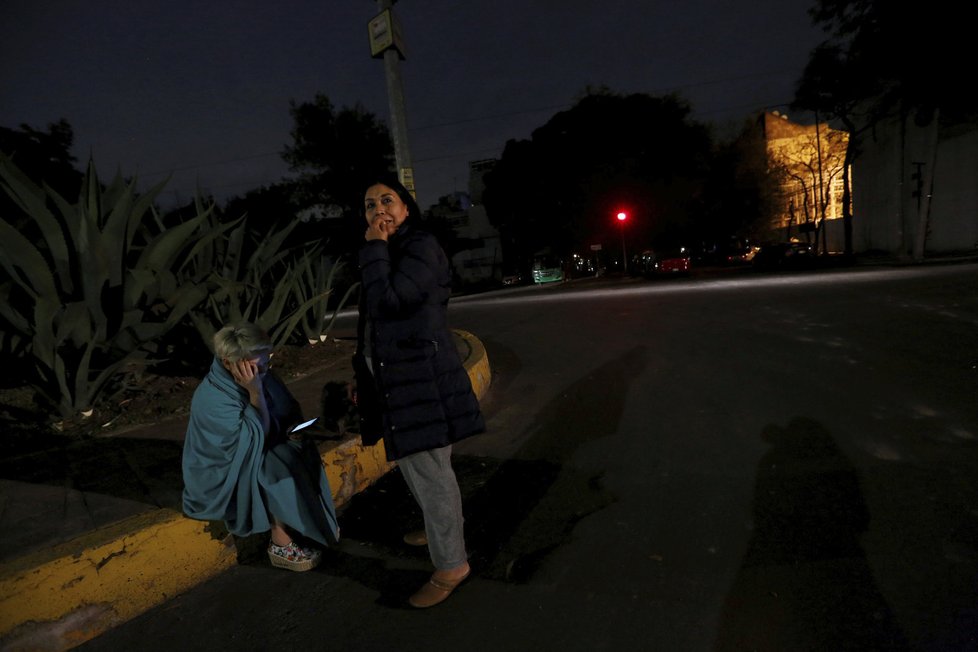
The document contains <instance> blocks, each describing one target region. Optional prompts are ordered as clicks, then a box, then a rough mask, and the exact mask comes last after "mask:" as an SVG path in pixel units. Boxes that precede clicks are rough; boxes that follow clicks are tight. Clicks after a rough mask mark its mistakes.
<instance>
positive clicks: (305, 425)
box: [289, 417, 319, 434]
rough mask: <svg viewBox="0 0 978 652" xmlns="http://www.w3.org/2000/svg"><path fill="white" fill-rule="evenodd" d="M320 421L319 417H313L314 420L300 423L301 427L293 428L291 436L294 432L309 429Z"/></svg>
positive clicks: (290, 432)
mask: <svg viewBox="0 0 978 652" xmlns="http://www.w3.org/2000/svg"><path fill="white" fill-rule="evenodd" d="M318 420H319V417H313V418H312V419H309V420H308V421H303V422H302V423H300V424H299V425H297V426H296V427H295V428H293V429H292V430H290V431H289V434H292V433H293V432H296V431H299V430H302V429H303V428H308V427H309V426H311V425H312V424H314V423H316V421H318Z"/></svg>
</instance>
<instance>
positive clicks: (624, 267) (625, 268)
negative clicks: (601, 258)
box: [621, 220, 628, 272]
mask: <svg viewBox="0 0 978 652" xmlns="http://www.w3.org/2000/svg"><path fill="white" fill-rule="evenodd" d="M621 271H623V272H627V271H628V255H627V254H626V253H625V220H621Z"/></svg>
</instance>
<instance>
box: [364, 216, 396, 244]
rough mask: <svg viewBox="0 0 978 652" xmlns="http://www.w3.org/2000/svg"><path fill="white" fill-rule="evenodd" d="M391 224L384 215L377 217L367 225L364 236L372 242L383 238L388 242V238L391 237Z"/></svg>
mask: <svg viewBox="0 0 978 652" xmlns="http://www.w3.org/2000/svg"><path fill="white" fill-rule="evenodd" d="M389 226H390V225H389V224H388V223H387V221H386V220H385V219H383V217H382V216H381V217H377V218H375V219H374V221H373V222H371V223H370V225H369V226H367V232H366V234H365V235H364V238H365V239H366V240H367V242H370V241H371V240H383V241H384V242H387V238H388V237H389V233H388V228H389Z"/></svg>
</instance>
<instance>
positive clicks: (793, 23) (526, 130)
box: [0, 0, 822, 207]
mask: <svg viewBox="0 0 978 652" xmlns="http://www.w3.org/2000/svg"><path fill="white" fill-rule="evenodd" d="M11 5H14V6H11ZM809 6H810V3H809V2H805V1H800V0H752V1H749V2H748V1H746V0H736V1H728V2H722V1H719V0H685V1H682V2H680V1H678V0H672V1H668V2H667V1H664V0H661V1H655V0H594V1H584V0H565V1H563V2H554V1H550V0H537V1H534V0H491V1H488V0H401V1H400V2H398V3H397V4H396V5H395V11H396V13H397V15H398V17H399V19H400V21H401V24H402V26H403V29H404V35H405V41H406V50H407V60H406V61H404V62H403V63H402V66H401V70H402V75H403V81H404V93H405V98H406V104H407V120H408V128H409V133H408V138H409V145H410V150H411V155H412V159H413V163H414V170H415V180H416V186H417V192H418V199H419V203H420V204H421V205H422V207H425V206H428V205H430V204H431V203H434V202H435V201H436V200H437V198H438V197H439V196H441V195H444V194H447V193H450V192H452V191H454V190H465V189H466V187H467V179H468V163H469V161H473V160H478V159H483V158H492V157H496V156H499V155H500V154H501V153H502V148H503V146H504V145H505V143H506V141H507V140H508V139H512V138H518V139H519V138H528V137H529V136H530V133H531V132H532V130H533V129H535V128H536V127H539V126H541V125H543V124H544V123H546V121H547V120H548V119H549V118H550V117H551V116H552V115H553V114H554V113H556V112H557V111H560V110H562V109H566V108H569V107H570V106H571V105H572V104H573V103H574V101H575V99H576V98H577V97H579V96H580V94H581V92H582V91H583V90H584V89H585V88H586V87H587V86H588V85H591V86H601V85H604V86H607V87H608V88H610V89H611V90H612V91H616V92H623V93H631V92H642V93H650V94H653V95H658V94H664V93H669V92H677V93H679V94H680V95H681V96H683V97H684V98H686V99H687V100H688V101H689V102H690V104H691V105H692V108H693V110H694V116H695V117H696V118H697V119H700V120H703V121H705V122H712V123H715V124H717V125H718V126H719V127H721V128H724V129H729V126H730V125H731V124H740V123H741V121H742V120H743V119H744V118H745V117H747V116H749V115H751V114H753V113H754V112H757V111H760V110H763V109H765V108H772V109H773V108H778V109H781V110H785V107H784V106H783V105H784V104H786V103H788V102H790V101H791V98H792V93H793V88H794V83H795V81H796V80H797V78H798V77H799V76H800V74H801V71H802V69H803V67H804V65H805V62H806V61H807V58H808V53H809V52H810V50H811V49H812V48H813V47H814V46H815V45H816V44H817V43H818V42H819V41H820V40H821V37H822V35H821V32H820V31H819V30H817V29H816V28H815V27H814V26H812V24H811V21H810V19H809V17H808V15H807V9H808V7H809ZM377 13H378V9H377V3H376V2H375V1H374V0H343V1H339V0H317V1H315V2H312V1H306V0H274V1H273V0H238V1H235V2H227V1H221V0H212V1H210V2H202V1H200V0H166V1H165V2H147V1H145V0H89V1H88V2H59V1H55V0H31V1H30V2H23V3H20V2H18V3H13V2H8V3H4V7H3V8H2V9H0V62H2V63H0V125H2V126H5V127H10V128H16V127H18V126H19V125H20V124H22V123H27V124H29V125H31V126H32V127H36V128H43V127H45V126H46V125H47V124H48V123H50V122H52V121H55V120H57V119H59V118H65V119H67V120H68V122H69V123H71V125H72V127H73V128H74V131H75V144H76V148H75V151H74V154H75V155H76V156H77V157H78V159H79V165H83V164H84V163H85V162H86V161H87V159H88V158H89V155H91V156H92V157H93V159H94V161H95V164H96V166H97V167H98V170H99V175H100V176H101V177H105V178H108V177H110V176H112V175H113V174H114V173H115V172H116V170H117V169H118V170H121V171H122V173H123V174H125V175H127V176H132V175H135V176H137V177H138V179H139V181H140V186H147V185H148V184H150V183H156V182H158V181H160V180H161V179H163V178H165V177H166V175H167V174H169V173H172V178H171V180H170V182H169V184H168V185H167V187H166V192H165V197H164V203H168V202H169V201H170V200H174V201H186V200H188V199H190V198H191V197H192V196H193V193H194V190H195V188H196V187H198V186H199V187H200V188H202V189H203V190H204V191H206V192H208V193H211V194H213V195H214V196H215V197H217V198H218V199H224V198H226V197H228V196H233V195H236V194H244V193H245V192H246V191H248V190H250V189H254V188H257V187H259V186H261V185H263V184H270V183H274V182H276V181H278V180H280V179H281V178H282V177H284V176H287V175H288V174H289V172H288V170H287V167H286V165H285V164H284V163H283V162H282V160H281V157H280V155H279V154H280V152H281V150H282V148H283V147H284V146H285V145H286V144H288V143H289V141H290V137H289V130H290V128H291V126H292V121H291V117H290V115H289V111H288V105H289V100H290V99H294V100H297V101H299V102H302V101H307V100H311V99H312V98H313V97H314V95H315V94H316V93H317V92H321V93H324V94H325V95H327V96H328V97H329V98H330V99H331V100H332V101H333V103H334V105H335V106H337V107H344V106H352V105H354V104H356V103H360V104H362V105H363V106H364V107H365V108H366V109H367V110H368V111H370V112H372V113H374V114H376V115H378V116H379V117H381V118H382V119H383V120H384V121H385V122H386V121H387V120H388V108H387V95H386V86H385V81H384V67H383V63H382V62H381V61H380V60H379V59H372V58H371V57H370V50H369V43H368V38H367V22H368V21H369V20H370V19H371V18H373V17H374V16H375V15H376V14H377Z"/></svg>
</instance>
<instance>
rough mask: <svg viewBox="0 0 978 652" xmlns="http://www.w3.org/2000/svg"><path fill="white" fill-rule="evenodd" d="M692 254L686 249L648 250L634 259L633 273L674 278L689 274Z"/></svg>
mask: <svg viewBox="0 0 978 652" xmlns="http://www.w3.org/2000/svg"><path fill="white" fill-rule="evenodd" d="M690 265H691V263H690V254H689V251H688V250H687V249H686V248H685V247H679V248H677V249H666V250H662V251H653V250H652V249H646V250H645V251H643V252H642V253H640V254H639V255H637V256H635V257H634V258H632V263H631V267H632V273H633V274H636V275H641V276H674V275H681V274H688V273H689V268H690Z"/></svg>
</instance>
